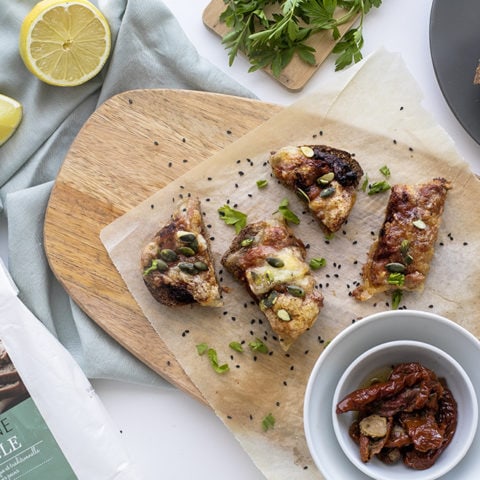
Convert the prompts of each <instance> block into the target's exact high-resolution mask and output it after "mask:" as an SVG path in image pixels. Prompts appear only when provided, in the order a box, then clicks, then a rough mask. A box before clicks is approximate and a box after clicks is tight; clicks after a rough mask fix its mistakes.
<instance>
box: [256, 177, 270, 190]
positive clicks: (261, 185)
mask: <svg viewBox="0 0 480 480" xmlns="http://www.w3.org/2000/svg"><path fill="white" fill-rule="evenodd" d="M267 185H268V180H265V179H262V180H257V187H258V188H265V187H266V186H267Z"/></svg>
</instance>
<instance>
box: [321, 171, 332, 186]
mask: <svg viewBox="0 0 480 480" xmlns="http://www.w3.org/2000/svg"><path fill="white" fill-rule="evenodd" d="M334 178H335V174H334V173H333V172H328V173H326V174H325V175H322V176H321V177H318V178H317V183H318V184H319V185H328V184H329V183H330V182H331V181H332V180H333V179H334Z"/></svg>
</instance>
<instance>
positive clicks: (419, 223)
mask: <svg viewBox="0 0 480 480" xmlns="http://www.w3.org/2000/svg"><path fill="white" fill-rule="evenodd" d="M413 226H414V227H417V228H418V229H419V230H425V229H426V228H427V224H426V223H425V222H424V221H423V220H420V219H418V220H414V221H413Z"/></svg>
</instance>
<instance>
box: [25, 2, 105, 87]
mask: <svg viewBox="0 0 480 480" xmlns="http://www.w3.org/2000/svg"><path fill="white" fill-rule="evenodd" d="M19 49H20V55H21V57H22V59H23V61H24V63H25V66H26V67H27V68H28V69H29V70H30V72H32V73H33V74H34V75H35V76H36V77H38V78H39V79H40V80H42V81H43V82H45V83H48V84H50V85H57V86H62V87H71V86H75V85H81V84H82V83H85V82H86V81H88V80H90V79H91V78H93V77H94V76H95V75H97V73H98V72H99V71H100V70H101V69H102V67H103V66H104V65H105V62H106V61H107V59H108V56H109V54H110V49H111V34H110V27H109V25H108V22H107V20H106V18H105V17H104V15H103V14H102V13H101V12H100V10H98V8H96V7H95V5H93V4H92V3H90V2H88V1H87V0H74V1H64V0H42V1H41V2H39V3H37V4H36V5H35V6H34V7H33V8H32V10H31V11H30V12H29V13H28V14H27V16H26V17H25V19H24V20H23V23H22V27H21V29H20V37H19Z"/></svg>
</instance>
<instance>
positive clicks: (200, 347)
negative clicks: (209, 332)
mask: <svg viewBox="0 0 480 480" xmlns="http://www.w3.org/2000/svg"><path fill="white" fill-rule="evenodd" d="M196 348H197V352H198V354H199V355H203V354H204V353H205V352H206V351H207V350H208V345H207V344H206V343H199V344H198V345H197V346H196Z"/></svg>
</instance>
